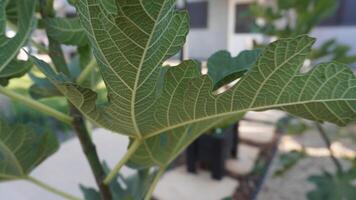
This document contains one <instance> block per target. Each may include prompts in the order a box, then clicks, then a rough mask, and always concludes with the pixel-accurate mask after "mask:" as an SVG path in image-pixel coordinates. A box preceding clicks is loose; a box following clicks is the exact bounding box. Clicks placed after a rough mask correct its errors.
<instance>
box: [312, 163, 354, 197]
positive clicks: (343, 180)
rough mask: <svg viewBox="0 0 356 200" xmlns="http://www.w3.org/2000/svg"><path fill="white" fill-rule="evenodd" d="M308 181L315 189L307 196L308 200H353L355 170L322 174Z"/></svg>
mask: <svg viewBox="0 0 356 200" xmlns="http://www.w3.org/2000/svg"><path fill="white" fill-rule="evenodd" d="M308 180H309V181H310V182H312V183H314V184H315V185H316V186H317V188H316V189H315V190H313V191H311V192H309V193H308V194H307V197H308V199H309V200H354V199H355V197H356V186H354V185H353V184H352V182H354V181H355V180H356V169H351V170H349V171H347V172H344V173H337V174H335V175H332V174H330V173H328V172H324V173H323V174H322V175H320V176H311V177H309V178H308Z"/></svg>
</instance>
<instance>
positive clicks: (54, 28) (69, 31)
mask: <svg viewBox="0 0 356 200" xmlns="http://www.w3.org/2000/svg"><path fill="white" fill-rule="evenodd" d="M44 24H45V25H46V26H47V33H48V35H49V36H50V37H52V38H53V39H55V40H57V41H58V42H60V43H62V44H67V45H79V46H84V45H87V44H88V42H89V41H88V37H87V36H86V34H85V32H84V29H83V28H82V26H81V25H80V21H79V19H78V18H74V19H66V18H51V19H46V20H44Z"/></svg>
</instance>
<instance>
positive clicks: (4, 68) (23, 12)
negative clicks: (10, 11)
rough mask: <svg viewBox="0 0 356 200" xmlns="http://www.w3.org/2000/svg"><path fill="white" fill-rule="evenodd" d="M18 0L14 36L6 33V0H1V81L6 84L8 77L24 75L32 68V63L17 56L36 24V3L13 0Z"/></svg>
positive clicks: (25, 0) (15, 0)
mask: <svg viewBox="0 0 356 200" xmlns="http://www.w3.org/2000/svg"><path fill="white" fill-rule="evenodd" d="M13 1H14V2H16V7H17V13H18V20H17V32H16V35H15V36H14V37H13V38H8V37H7V36H6V35H5V27H6V13H5V12H6V11H5V9H4V8H5V7H6V5H7V1H6V0H0V26H1V27H0V30H1V32H0V52H1V54H0V83H2V85H5V84H6V83H7V81H8V79H10V78H13V77H18V76H22V75H23V74H24V73H25V72H26V71H27V70H29V69H30V64H29V63H26V64H25V65H23V64H24V63H23V62H22V61H17V60H16V56H17V55H18V53H19V51H20V49H21V48H22V47H23V46H24V45H25V44H26V42H27V39H28V37H29V36H30V34H31V32H32V29H33V28H34V27H35V25H36V19H35V16H34V13H35V7H36V3H33V2H32V1H28V0H13ZM12 3H13V2H12Z"/></svg>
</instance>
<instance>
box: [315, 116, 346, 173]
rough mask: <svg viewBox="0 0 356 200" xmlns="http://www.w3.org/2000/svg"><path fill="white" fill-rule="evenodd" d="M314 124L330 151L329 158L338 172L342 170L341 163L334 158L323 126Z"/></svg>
mask: <svg viewBox="0 0 356 200" xmlns="http://www.w3.org/2000/svg"><path fill="white" fill-rule="evenodd" d="M315 125H316V127H317V128H318V130H319V134H320V136H321V138H322V139H323V140H324V142H325V144H326V147H327V148H328V150H329V152H330V158H331V160H332V161H333V163H334V165H335V167H336V169H337V171H338V172H343V169H342V166H341V163H340V162H339V160H338V159H337V158H336V156H335V155H334V153H333V150H332V148H331V141H330V139H329V137H328V135H327V134H326V132H325V130H324V128H323V127H322V126H321V125H320V124H319V123H315Z"/></svg>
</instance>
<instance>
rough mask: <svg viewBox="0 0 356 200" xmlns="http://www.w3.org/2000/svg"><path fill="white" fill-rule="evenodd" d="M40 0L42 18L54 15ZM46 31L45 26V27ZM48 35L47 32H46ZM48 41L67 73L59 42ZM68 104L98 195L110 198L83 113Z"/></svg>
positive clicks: (58, 66) (56, 62) (54, 57)
mask: <svg viewBox="0 0 356 200" xmlns="http://www.w3.org/2000/svg"><path fill="white" fill-rule="evenodd" d="M39 1H40V12H41V15H42V18H43V19H48V18H53V17H55V12H54V9H53V0H39ZM45 30H46V32H47V33H48V31H47V27H45ZM47 36H48V34H47ZM48 41H49V56H50V57H51V59H52V62H53V64H54V65H55V67H56V69H57V71H58V72H61V73H63V74H65V75H69V69H68V66H67V63H66V60H65V59H64V54H63V51H62V48H61V45H60V43H58V42H57V41H56V40H54V39H52V38H51V37H48ZM68 105H69V108H70V111H71V116H72V117H73V122H72V126H73V128H74V130H75V132H76V134H77V137H78V139H79V141H80V144H81V147H82V149H83V152H84V154H85V157H86V159H87V160H88V162H89V165H90V168H91V170H92V172H93V174H94V177H95V181H96V183H97V185H98V187H99V191H100V195H101V199H102V200H111V199H112V195H111V191H110V189H109V187H108V186H107V185H105V184H104V183H103V179H104V177H105V171H104V169H103V166H102V165H101V163H100V159H99V156H98V154H97V152H96V147H95V145H94V143H93V141H92V140H91V138H90V135H89V132H88V130H87V128H86V126H85V122H84V119H83V115H82V114H81V113H80V112H79V111H78V110H77V109H76V108H75V106H74V105H73V104H71V103H70V102H69V101H68Z"/></svg>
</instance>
